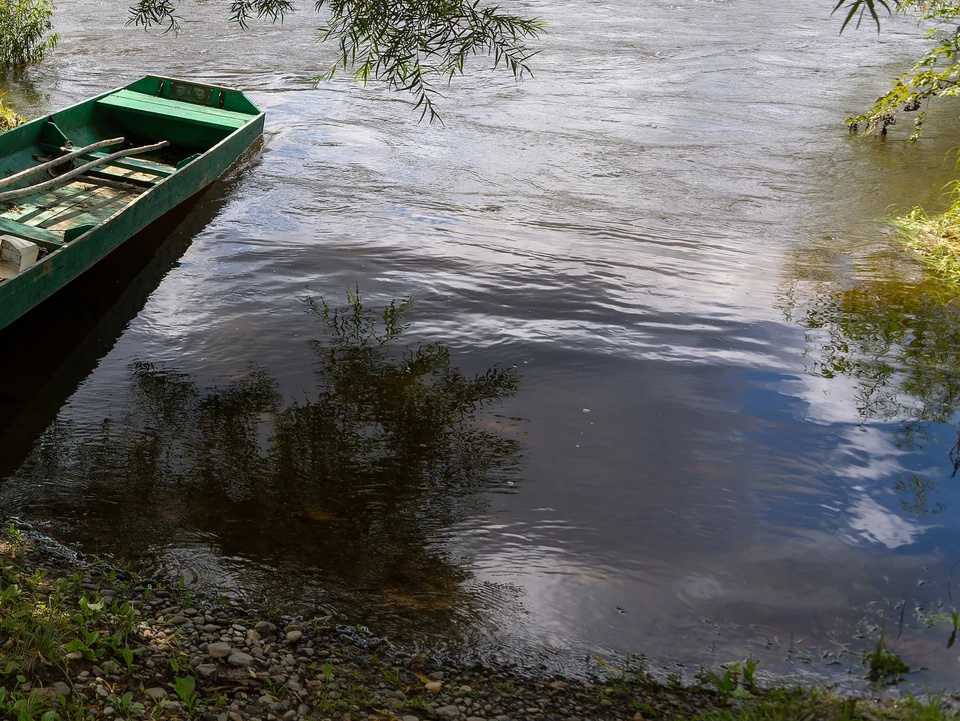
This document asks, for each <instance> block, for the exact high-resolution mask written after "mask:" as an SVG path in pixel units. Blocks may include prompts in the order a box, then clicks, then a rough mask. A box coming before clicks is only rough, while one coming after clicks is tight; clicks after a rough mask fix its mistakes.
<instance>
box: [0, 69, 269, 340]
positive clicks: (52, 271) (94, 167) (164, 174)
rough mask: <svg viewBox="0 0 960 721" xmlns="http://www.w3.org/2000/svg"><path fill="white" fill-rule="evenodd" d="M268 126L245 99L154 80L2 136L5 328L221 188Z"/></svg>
mask: <svg viewBox="0 0 960 721" xmlns="http://www.w3.org/2000/svg"><path fill="white" fill-rule="evenodd" d="M263 121H264V113H263V112H262V111H261V110H260V109H259V108H257V106H256V105H254V104H253V103H252V102H250V101H249V100H248V99H247V98H246V97H245V96H244V95H243V93H241V92H239V91H236V90H231V89H229V88H222V87H218V86H215V85H205V84H201V83H194V82H187V81H183V80H175V79H172V78H163V77H154V76H148V77H145V78H142V79H140V80H137V81H136V82H134V83H132V84H130V85H128V86H126V87H124V88H119V89H117V90H112V91H110V92H108V93H104V94H103V95H99V96H97V97H94V98H91V99H89V100H86V101H84V102H82V103H79V104H77V105H73V106H71V107H69V108H65V109H64V110H61V111H58V112H56V113H53V114H52V115H48V116H45V117H42V118H38V119H37V120H33V121H31V122H29V123H26V124H24V125H21V126H19V127H16V128H14V129H12V130H8V131H7V132H5V133H2V134H0V329H2V328H4V327H6V326H8V325H10V323H12V322H13V321H15V320H16V319H17V318H19V317H20V316H22V315H23V314H24V313H26V312H27V311H29V310H30V309H32V308H34V307H35V306H37V305H39V304H40V303H41V302H43V301H44V300H46V299H47V298H49V297H50V296H51V295H53V294H54V293H56V292H57V291H58V290H59V289H60V288H62V287H63V286H65V285H67V284H68V283H69V282H70V281H72V280H74V279H75V278H77V277H78V276H79V275H80V274H81V273H83V272H84V271H86V270H88V269H89V268H91V267H92V266H93V265H95V264H96V263H97V262H98V261H100V260H101V259H103V258H104V257H105V256H106V255H108V254H109V253H110V252H111V251H113V250H115V249H116V248H117V247H118V246H120V245H121V244H123V243H124V242H125V241H127V240H129V239H130V238H131V237H133V236H134V235H135V234H136V233H138V232H139V231H141V230H143V229H144V228H146V227H147V226H148V225H150V224H151V223H152V222H153V221H155V220H157V219H158V218H160V217H161V216H162V215H164V214H165V213H166V212H167V211H169V210H172V209H173V208H175V207H176V206H178V205H180V204H181V203H183V202H184V201H186V200H188V199H189V198H191V197H192V196H194V195H196V194H197V193H199V192H200V191H201V190H203V188H205V187H206V186H207V185H209V184H210V183H212V182H213V181H214V180H216V179H217V178H218V177H219V176H220V175H221V174H222V173H223V172H224V171H225V170H226V169H227V168H229V167H230V165H231V164H232V163H233V162H234V161H235V160H237V158H238V157H240V155H241V154H242V153H243V152H244V151H245V150H246V149H247V148H249V147H250V145H251V144H252V143H253V142H254V141H255V140H256V139H257V138H259V137H260V136H261V135H262V134H263Z"/></svg>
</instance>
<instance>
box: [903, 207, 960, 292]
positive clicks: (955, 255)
mask: <svg viewBox="0 0 960 721" xmlns="http://www.w3.org/2000/svg"><path fill="white" fill-rule="evenodd" d="M891 222H892V223H893V225H894V227H895V228H896V229H897V230H898V231H899V234H900V239H901V241H902V243H903V245H904V246H905V247H906V248H908V249H909V250H912V251H913V252H914V253H916V255H917V256H918V257H919V258H920V260H922V261H923V262H924V263H925V264H927V265H928V266H930V267H931V268H933V269H934V270H935V271H936V272H937V273H939V274H940V275H942V276H944V277H946V278H948V279H949V280H951V281H953V282H954V283H960V195H958V193H957V191H956V190H955V191H954V194H953V199H952V201H951V203H950V207H949V208H948V209H947V210H946V211H944V212H943V213H937V214H935V215H929V214H927V213H926V212H925V211H924V210H923V209H922V208H914V209H913V210H911V211H910V212H909V213H907V214H906V215H901V216H898V217H894V218H892V219H891Z"/></svg>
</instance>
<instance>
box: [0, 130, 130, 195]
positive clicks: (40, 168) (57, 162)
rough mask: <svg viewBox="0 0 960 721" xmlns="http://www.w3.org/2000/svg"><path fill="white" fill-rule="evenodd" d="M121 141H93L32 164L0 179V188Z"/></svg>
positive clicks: (115, 139) (121, 140) (117, 139)
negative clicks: (51, 158)
mask: <svg viewBox="0 0 960 721" xmlns="http://www.w3.org/2000/svg"><path fill="white" fill-rule="evenodd" d="M122 142H123V138H112V139H110V140H101V141H100V142H99V143H94V144H93V145H88V146H87V147H85V148H80V150H74V151H72V152H70V153H67V154H66V155H61V156H60V157H59V158H54V159H53V160H49V161H47V162H46V163H41V164H40V165H34V166H33V167H32V168H27V169H26V170H21V171H20V172H19V173H15V174H13V175H11V176H9V177H6V178H3V179H0V188H2V187H3V186H4V185H10V184H11V183H16V182H17V181H18V180H23V179H24V178H28V177H30V176H31V175H33V174H34V173H39V172H42V171H44V170H47V169H48V168H55V167H56V166H58V165H60V164H62V163H66V162H67V161H68V160H73V159H74V158H76V157H79V156H81V155H85V154H86V153H89V152H90V151H91V150H98V149H99V148H106V147H107V146H109V145H119V144H120V143H122Z"/></svg>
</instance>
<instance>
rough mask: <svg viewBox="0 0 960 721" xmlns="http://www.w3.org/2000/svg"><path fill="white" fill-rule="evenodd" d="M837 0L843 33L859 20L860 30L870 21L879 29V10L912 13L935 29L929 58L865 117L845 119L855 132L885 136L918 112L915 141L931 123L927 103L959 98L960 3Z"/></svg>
mask: <svg viewBox="0 0 960 721" xmlns="http://www.w3.org/2000/svg"><path fill="white" fill-rule="evenodd" d="M892 5H893V7H892V8H891V5H890V4H888V3H887V2H886V0H839V2H838V3H837V5H836V6H835V7H834V12H836V11H837V10H843V11H844V12H845V13H846V14H845V16H844V21H843V26H842V27H841V32H843V29H845V28H846V27H847V25H848V24H849V23H850V22H851V21H852V20H853V19H854V18H857V25H859V24H860V22H861V21H862V20H863V19H864V17H865V16H869V18H870V19H871V20H873V22H874V23H876V26H877V29H878V30H879V29H880V17H881V12H880V10H881V9H882V10H884V11H886V14H887V15H892V14H893V13H894V12H897V13H901V14H912V15H914V16H915V17H916V18H917V20H918V22H920V23H921V24H924V25H929V26H931V27H930V28H929V30H928V31H927V35H928V37H930V38H931V39H932V40H933V41H934V44H933V46H932V47H931V48H930V50H928V51H927V53H926V54H925V55H924V56H923V57H922V58H921V59H920V60H919V61H918V62H917V63H916V64H914V65H913V67H912V68H910V70H909V71H907V72H906V73H904V74H903V75H901V76H900V77H899V78H897V79H896V80H895V81H894V83H893V87H892V88H891V89H890V90H889V91H887V92H886V93H885V94H884V95H882V96H881V97H879V98H878V99H877V101H876V102H875V103H874V105H873V107H872V108H870V109H869V110H868V111H867V112H865V113H863V114H861V115H858V116H855V117H852V118H847V121H846V122H847V123H848V124H849V127H850V130H851V132H853V133H859V132H863V133H865V134H877V135H880V136H881V137H884V136H886V134H887V129H888V128H889V127H890V126H891V125H896V123H897V120H898V116H899V115H900V113H912V112H917V113H918V115H917V116H916V118H915V119H914V123H913V126H914V127H913V132H912V133H911V135H910V138H909V140H910V141H911V142H913V141H916V139H917V138H918V137H919V136H920V132H921V130H922V129H923V126H924V123H925V122H926V120H927V117H928V114H929V112H930V110H929V101H930V100H931V99H932V98H946V97H954V96H956V95H960V25H958V24H957V22H958V18H960V0H892Z"/></svg>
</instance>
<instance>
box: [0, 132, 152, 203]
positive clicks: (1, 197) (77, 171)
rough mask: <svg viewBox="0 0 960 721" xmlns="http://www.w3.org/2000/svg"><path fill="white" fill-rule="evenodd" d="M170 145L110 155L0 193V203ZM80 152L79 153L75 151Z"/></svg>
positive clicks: (145, 147)
mask: <svg viewBox="0 0 960 721" xmlns="http://www.w3.org/2000/svg"><path fill="white" fill-rule="evenodd" d="M168 145H170V143H169V141H166V140H162V141H160V142H159V143H155V144H153V145H144V146H142V147H139V148H128V149H127V150H119V151H117V152H116V153H111V154H110V155H106V156H104V157H102V158H98V159H97V160H94V161H91V162H89V163H85V164H84V165H81V166H80V167H79V168H74V169H73V170H71V171H70V172H67V173H64V174H63V175H58V176H57V177H56V178H54V179H53V180H48V181H46V182H44V183H37V184H36V185H30V186H28V187H26V188H19V189H18V190H8V191H6V192H5V193H0V203H2V202H4V201H7V200H15V199H16V198H23V197H24V196H27V195H33V194H34V193H40V192H42V191H44V190H49V189H50V188H55V187H57V186H58V185H62V184H63V183H65V182H67V181H68V180H72V179H73V178H75V177H77V176H78V175H83V174H84V173H86V172H87V171H88V170H93V169H94V168H95V167H97V166H98V165H108V164H109V163H110V161H112V160H116V159H117V158H125V157H127V156H128V155H139V154H140V153H149V152H150V151H151V150H159V149H160V148H164V147H166V146H168ZM77 152H80V151H77Z"/></svg>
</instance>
